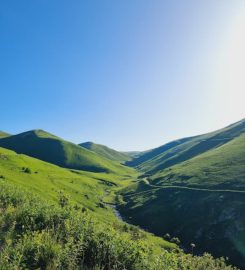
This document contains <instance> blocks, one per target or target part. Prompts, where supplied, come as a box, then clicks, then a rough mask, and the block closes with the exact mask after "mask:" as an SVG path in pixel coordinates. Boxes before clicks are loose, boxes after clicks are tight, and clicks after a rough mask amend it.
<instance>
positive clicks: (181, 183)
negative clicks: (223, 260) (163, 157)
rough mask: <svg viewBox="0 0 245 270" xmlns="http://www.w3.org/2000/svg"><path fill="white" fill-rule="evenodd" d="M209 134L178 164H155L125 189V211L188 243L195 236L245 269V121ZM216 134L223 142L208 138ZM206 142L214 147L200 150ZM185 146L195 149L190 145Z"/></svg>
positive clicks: (153, 228) (200, 245) (202, 245)
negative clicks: (156, 167)
mask: <svg viewBox="0 0 245 270" xmlns="http://www.w3.org/2000/svg"><path fill="white" fill-rule="evenodd" d="M239 134H240V135H239ZM206 136H207V139H206V140H205V141H202V142H199V143H197V144H196V146H195V149H198V150H199V151H198V152H199V154H198V155H196V154H195V155H190V156H191V158H190V159H188V160H185V159H184V161H183V162H179V163H178V164H175V162H174V164H175V165H174V166H169V167H166V168H165V169H162V170H157V171H156V173H154V174H152V175H150V176H148V177H146V176H145V177H143V179H142V178H141V180H139V182H138V183H134V184H133V185H131V186H130V187H127V188H126V189H125V190H124V192H123V193H122V196H123V200H124V201H125V203H124V204H121V211H122V213H123V214H124V215H126V216H127V217H128V219H129V220H130V221H131V222H133V223H135V224H139V225H140V226H142V227H144V228H147V229H148V230H150V231H151V232H154V233H156V234H158V235H164V234H166V233H169V234H171V235H172V236H177V237H179V238H180V239H181V242H182V243H183V245H184V247H185V248H187V249H188V247H190V243H191V242H194V243H195V244H196V249H195V250H196V252H197V253H200V252H203V251H205V250H207V251H209V252H211V253H212V254H214V255H216V256H220V255H221V254H223V255H225V256H227V257H229V258H230V259H231V261H232V262H233V263H234V264H236V265H238V266H240V267H241V268H242V269H243V268H244V267H245V133H244V121H243V122H240V123H237V124H235V125H232V126H230V127H228V128H226V129H224V130H222V132H220V131H218V132H215V133H213V134H212V136H211V138H212V139H211V140H210V134H209V135H206ZM214 138H216V139H217V140H219V142H220V143H219V145H216V146H215V147H213V146H214V143H215V142H214V141H213V144H211V143H210V142H212V140H214ZM226 138H227V141H226V143H225V142H224V141H225V140H226ZM206 142H209V143H210V144H209V145H212V147H210V148H209V150H208V151H200V149H202V147H204V145H206ZM187 143H190V141H189V142H187ZM201 143H203V146H202V147H200V144H201ZM184 144H185V143H184ZM184 144H183V145H184ZM183 145H182V147H183ZM179 147H181V145H180V144H179ZM193 147H194V146H192V150H193ZM185 151H186V153H189V154H190V153H193V152H191V151H190V149H188V150H185ZM185 151H184V152H185ZM184 152H181V155H182V156H183V153H184ZM200 152H202V153H200ZM194 153H196V152H195V151H194ZM189 154H188V156H189ZM179 160H181V159H179ZM165 164H166V163H165Z"/></svg>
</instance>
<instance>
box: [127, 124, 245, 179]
mask: <svg viewBox="0 0 245 270" xmlns="http://www.w3.org/2000/svg"><path fill="white" fill-rule="evenodd" d="M244 132H245V120H244V119H243V120H241V121H239V122H237V123H234V124H232V125H230V126H228V127H226V128H224V129H221V130H218V131H215V132H211V133H208V134H204V135H200V136H195V137H189V138H184V139H180V140H177V141H173V142H170V143H168V144H166V145H163V146H161V147H159V148H156V149H153V150H151V151H148V152H146V153H145V154H144V155H142V156H140V157H139V158H138V159H137V158H136V159H134V160H133V161H132V162H129V163H128V165H131V166H134V167H137V168H139V169H140V170H142V171H144V172H147V174H155V173H156V172H158V171H160V170H163V169H165V168H169V167H171V166H173V165H175V164H178V163H181V162H183V161H186V160H188V159H191V158H193V157H195V156H198V155H200V154H202V153H205V152H207V151H210V150H212V149H215V148H217V147H219V146H221V145H223V144H225V143H227V142H229V141H231V140H233V139H234V138H236V137H238V136H239V135H241V134H242V133H244Z"/></svg>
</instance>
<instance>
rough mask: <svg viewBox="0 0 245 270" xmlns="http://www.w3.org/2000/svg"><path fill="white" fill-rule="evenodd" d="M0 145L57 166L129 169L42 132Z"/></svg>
mask: <svg viewBox="0 0 245 270" xmlns="http://www.w3.org/2000/svg"><path fill="white" fill-rule="evenodd" d="M0 146H1V147H4V148H8V149H11V150H14V151H15V152H17V153H21V154H26V155H29V156H32V157H35V158H38V159H41V160H44V161H47V162H50V163H53V164H56V165H58V166H61V167H65V168H71V169H79V170H86V171H93V172H117V173H121V174H127V173H128V172H130V169H129V168H127V167H125V166H122V165H120V164H119V163H117V162H114V161H110V160H108V159H106V158H103V157H102V156H99V155H97V154H95V153H93V152H91V151H89V150H87V149H85V148H83V147H80V146H78V145H76V144H73V143H70V142H68V141H65V140H63V139H61V138H59V137H57V136H55V135H52V134H50V133H48V132H45V131H43V130H32V131H28V132H24V133H21V134H18V135H14V136H10V137H7V138H2V139H0Z"/></svg>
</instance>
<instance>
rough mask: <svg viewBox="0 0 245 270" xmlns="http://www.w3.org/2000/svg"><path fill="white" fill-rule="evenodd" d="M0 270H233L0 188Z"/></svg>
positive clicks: (118, 226)
mask: <svg viewBox="0 0 245 270" xmlns="http://www.w3.org/2000/svg"><path fill="white" fill-rule="evenodd" d="M0 211H1V216H0V228H1V234H0V243H1V253H0V269H1V270H12V269H20V270H22V269H23V270H24V269H42V270H45V269H47V270H55V269H70V270H79V269H84V270H85V269H86V270H102V269H103V270H112V269H115V270H125V269H127V270H146V269H147V270H158V269H164V270H186V269H190V270H194V269H195V270H203V269H205V270H232V269H234V268H233V267H229V266H226V263H225V261H224V260H222V259H221V260H214V259H213V258H212V256H210V255H208V254H205V255H204V256H202V257H194V256H192V255H186V254H184V253H183V252H182V251H180V250H176V251H174V250H170V251H167V250H166V249H159V248H156V244H155V243H151V242H150V241H149V239H148V238H145V235H146V233H144V232H143V231H141V230H139V229H137V228H135V227H132V226H129V225H126V224H114V225H113V224H110V225H108V224H105V223H103V222H101V220H100V219H99V220H98V219H97V218H96V216H94V215H91V214H90V213H89V212H88V211H84V210H83V209H81V208H79V207H75V208H74V207H73V206H71V205H70V204H69V202H68V203H67V204H66V205H63V204H60V205H55V204H50V203H47V202H46V201H45V200H43V199H42V198H41V197H38V196H36V195H34V194H32V193H30V192H26V191H23V190H21V189H19V188H17V187H15V186H13V185H10V184H8V183H6V182H5V181H1V182H0Z"/></svg>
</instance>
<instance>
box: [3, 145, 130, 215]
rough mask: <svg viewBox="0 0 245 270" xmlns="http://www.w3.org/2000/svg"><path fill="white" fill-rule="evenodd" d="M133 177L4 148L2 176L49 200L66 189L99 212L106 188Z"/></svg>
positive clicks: (124, 183)
mask: <svg viewBox="0 0 245 270" xmlns="http://www.w3.org/2000/svg"><path fill="white" fill-rule="evenodd" d="M132 177H133V175H132V176H131V177H128V178H127V177H124V178H123V177H122V176H119V175H117V174H113V173H91V172H83V171H76V170H70V169H65V168H61V167H59V166H56V165H53V164H50V163H47V162H44V161H41V160H39V159H36V158H32V157H29V156H26V155H23V154H17V153H15V152H14V151H11V150H8V149H4V148H0V180H4V181H6V182H8V183H14V184H15V185H16V186H20V187H24V188H27V189H30V190H32V191H34V192H36V193H37V194H40V195H41V196H42V197H44V198H46V199H49V200H57V198H58V194H59V192H60V191H63V192H65V194H67V195H68V196H69V198H70V200H71V201H72V202H74V203H78V204H81V205H83V206H85V207H87V208H88V209H90V210H91V211H95V212H103V208H100V207H99V204H100V203H101V201H102V198H104V197H105V192H106V190H109V189H117V188H119V187H122V186H124V185H126V184H127V181H128V180H129V179H131V178H132Z"/></svg>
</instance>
